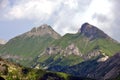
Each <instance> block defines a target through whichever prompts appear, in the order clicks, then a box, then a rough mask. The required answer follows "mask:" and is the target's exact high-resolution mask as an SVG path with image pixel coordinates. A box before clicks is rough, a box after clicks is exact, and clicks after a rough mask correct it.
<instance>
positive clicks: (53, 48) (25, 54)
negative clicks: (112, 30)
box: [0, 23, 120, 71]
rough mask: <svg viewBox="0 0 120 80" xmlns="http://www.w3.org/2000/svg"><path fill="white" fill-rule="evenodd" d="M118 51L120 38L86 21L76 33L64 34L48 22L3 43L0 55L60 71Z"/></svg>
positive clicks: (23, 63)
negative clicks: (57, 31) (113, 36)
mask: <svg viewBox="0 0 120 80" xmlns="http://www.w3.org/2000/svg"><path fill="white" fill-rule="evenodd" d="M118 51H120V44H119V43H118V42H117V41H115V40H113V39H112V38H110V37H109V36H108V35H107V34H105V33H104V32H103V31H102V30H100V29H98V28H97V27H95V26H93V25H90V24H88V23H85V24H83V25H82V26H81V28H80V30H78V32H77V33H76V34H66V35H64V36H63V37H61V36H60V35H59V34H57V33H56V32H55V31H54V30H53V29H52V28H51V27H50V26H48V25H42V26H40V27H38V28H33V29H32V30H31V31H29V32H27V33H24V34H22V35H20V36H17V37H15V38H13V39H11V40H10V41H9V42H8V43H7V44H5V45H4V46H2V47H1V48H0V55H1V56H2V57H3V58H7V59H9V60H12V61H15V62H17V63H20V64H22V65H24V66H28V67H31V66H32V67H33V68H43V69H49V70H54V71H60V70H61V69H62V68H65V67H69V66H73V65H76V64H79V63H81V62H83V61H86V60H91V59H94V58H96V57H98V56H100V55H103V56H107V57H109V56H112V55H113V53H116V52H118Z"/></svg>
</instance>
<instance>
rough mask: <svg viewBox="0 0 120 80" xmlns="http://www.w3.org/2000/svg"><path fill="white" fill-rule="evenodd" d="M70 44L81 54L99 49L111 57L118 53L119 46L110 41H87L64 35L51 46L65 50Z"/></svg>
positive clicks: (86, 39)
mask: <svg viewBox="0 0 120 80" xmlns="http://www.w3.org/2000/svg"><path fill="white" fill-rule="evenodd" d="M71 43H74V44H75V45H77V46H78V48H79V51H80V52H81V53H83V54H86V53H88V52H91V51H92V50H94V49H95V48H99V49H100V50H102V51H103V52H104V53H106V54H107V55H109V56H111V55H113V53H116V52H118V51H120V44H118V43H116V42H113V41H112V40H108V39H104V38H99V39H95V40H91V41H90V40H88V38H86V37H84V36H82V35H80V34H66V35H65V36H63V37H62V38H61V39H59V40H57V41H55V42H53V45H55V46H60V47H62V48H65V47H67V46H68V45H70V44H71Z"/></svg>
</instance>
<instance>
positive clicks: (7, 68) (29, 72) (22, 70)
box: [0, 58, 93, 80]
mask: <svg viewBox="0 0 120 80" xmlns="http://www.w3.org/2000/svg"><path fill="white" fill-rule="evenodd" d="M0 80H93V79H90V78H82V77H75V76H71V75H69V74H65V73H60V72H51V71H46V70H41V69H32V68H26V67H23V66H21V65H19V64H15V63H12V62H9V61H7V60H5V59H2V58H0Z"/></svg>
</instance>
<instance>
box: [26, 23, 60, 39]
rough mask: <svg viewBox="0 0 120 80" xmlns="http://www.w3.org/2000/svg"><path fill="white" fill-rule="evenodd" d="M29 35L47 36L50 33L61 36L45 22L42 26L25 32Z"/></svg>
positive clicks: (55, 36) (56, 37) (57, 36)
mask: <svg viewBox="0 0 120 80" xmlns="http://www.w3.org/2000/svg"><path fill="white" fill-rule="evenodd" d="M25 35H27V36H46V35H50V36H51V37H53V38H55V39H58V38H60V37H61V36H60V35H59V34H58V33H57V32H55V31H54V30H53V29H52V27H51V26H49V25H47V24H43V25H41V26H40V27H34V28H33V29H32V30H31V31H29V32H27V33H25Z"/></svg>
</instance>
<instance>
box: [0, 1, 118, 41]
mask: <svg viewBox="0 0 120 80" xmlns="http://www.w3.org/2000/svg"><path fill="white" fill-rule="evenodd" d="M118 3H119V1H118V0H1V1H0V11H1V13H0V17H1V19H0V21H2V20H4V21H12V20H19V21H22V20H28V21H29V20H31V21H33V24H35V26H36V25H40V24H43V23H47V24H50V25H52V26H53V28H54V29H55V30H56V31H58V32H59V33H61V34H65V33H66V32H76V31H77V29H79V28H80V25H81V24H83V23H84V22H89V23H90V24H93V25H95V26H98V27H99V28H100V29H102V30H104V31H105V32H106V33H108V34H109V35H110V36H112V37H114V38H115V39H117V40H119V41H120V38H117V37H115V36H118V34H120V32H119V31H118V29H119V27H118V26H117V25H119V21H120V19H118V16H119V15H120V14H119V8H120V6H119V4H118ZM114 29H115V30H116V32H114V31H113V30H114Z"/></svg>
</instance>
